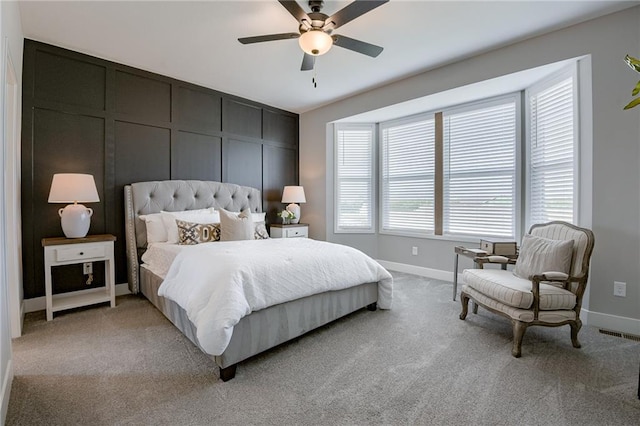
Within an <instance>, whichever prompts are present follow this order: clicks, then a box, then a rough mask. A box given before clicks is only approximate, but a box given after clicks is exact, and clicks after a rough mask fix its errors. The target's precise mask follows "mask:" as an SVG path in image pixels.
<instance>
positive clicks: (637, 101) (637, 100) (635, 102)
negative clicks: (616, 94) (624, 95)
mask: <svg viewBox="0 0 640 426" xmlns="http://www.w3.org/2000/svg"><path fill="white" fill-rule="evenodd" d="M638 105H640V98H635V99H634V100H632V101H631V102H629V103H628V104H627V106H625V107H624V109H631V108H633V107H635V106H638Z"/></svg>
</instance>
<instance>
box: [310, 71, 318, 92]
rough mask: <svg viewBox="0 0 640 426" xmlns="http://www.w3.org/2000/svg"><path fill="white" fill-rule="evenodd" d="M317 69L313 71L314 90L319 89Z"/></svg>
mask: <svg viewBox="0 0 640 426" xmlns="http://www.w3.org/2000/svg"><path fill="white" fill-rule="evenodd" d="M316 76H317V75H316V69H315V68H314V69H313V77H311V83H313V88H314V89H316V88H318V80H317V79H316Z"/></svg>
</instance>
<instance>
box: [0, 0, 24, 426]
mask: <svg viewBox="0 0 640 426" xmlns="http://www.w3.org/2000/svg"><path fill="white" fill-rule="evenodd" d="M0 15H1V18H2V19H1V22H2V23H1V24H0V28H1V29H2V33H1V37H0V41H1V42H2V48H0V52H1V56H0V69H1V70H4V69H5V67H6V56H7V52H6V50H5V44H4V43H5V40H7V41H8V43H7V46H8V49H9V51H10V54H11V60H12V62H13V67H14V69H15V71H16V78H17V79H18V90H20V89H19V88H20V87H22V85H21V80H22V28H21V25H20V12H19V11H18V3H16V2H2V3H0ZM2 75H4V72H2ZM2 84H4V83H2ZM2 93H3V96H2V97H0V105H2V106H4V90H3V91H2ZM3 111H4V108H3ZM1 129H2V133H0V137H2V138H3V140H4V124H3V126H1ZM3 147H4V148H5V152H6V151H7V149H8V147H6V146H4V145H3ZM16 167H17V165H16ZM0 170H1V172H2V173H3V175H4V173H5V163H4V161H2V162H0ZM3 182H4V181H3ZM3 202H4V201H3ZM11 208H14V209H15V208H17V206H6V207H4V208H3V212H4V214H7V212H8V211H9V209H11ZM0 234H2V238H1V239H0V245H1V246H2V247H3V250H2V267H0V271H1V273H0V424H4V419H5V417H6V414H7V411H6V410H7V404H8V402H9V393H10V390H11V378H12V373H11V334H10V331H9V330H10V327H9V309H8V305H7V294H8V285H9V283H8V282H7V279H6V277H7V276H6V272H5V271H6V269H5V261H4V259H5V256H4V248H7V249H9V250H10V249H12V248H11V247H6V244H5V242H6V240H5V234H4V233H1V232H0Z"/></svg>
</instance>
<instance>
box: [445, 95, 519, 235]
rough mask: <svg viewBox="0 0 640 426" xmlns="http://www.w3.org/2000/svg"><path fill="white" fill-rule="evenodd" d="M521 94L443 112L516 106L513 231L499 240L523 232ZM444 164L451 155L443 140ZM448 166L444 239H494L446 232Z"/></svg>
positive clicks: (504, 96) (478, 102)
mask: <svg viewBox="0 0 640 426" xmlns="http://www.w3.org/2000/svg"><path fill="white" fill-rule="evenodd" d="M520 93H521V92H516V93H509V94H506V95H501V96H497V97H492V98H487V99H482V100H479V101H474V102H469V103H465V104H462V105H460V106H455V107H452V108H445V109H443V110H442V112H443V116H445V115H447V114H459V113H464V112H467V111H473V110H477V109H481V108H490V107H492V106H496V105H500V104H504V103H506V102H509V101H512V102H514V104H515V120H516V123H515V124H516V128H515V158H514V167H515V170H514V181H513V187H512V191H513V194H514V201H513V203H514V209H513V212H512V223H513V225H512V229H511V233H512V235H510V236H500V237H497V238H500V239H507V238H508V239H514V238H517V236H519V235H520V230H521V220H520V218H521V217H522V216H521V211H522V200H523V196H522V191H521V188H522V167H521V164H522V96H521V94H520ZM443 139H444V129H443ZM443 156H444V158H443V163H444V162H446V161H447V160H448V158H449V153H448V152H446V142H445V141H444V140H443ZM445 170H446V165H444V167H443V176H442V180H443V191H442V220H443V230H442V237H444V238H446V239H450V240H456V241H457V240H461V239H465V240H466V239H469V238H471V239H478V238H482V237H486V238H492V237H495V236H492V235H482V236H479V235H476V234H464V233H459V234H458V233H449V232H447V231H446V223H445V222H446V220H445V218H446V216H447V215H446V212H445V210H446V206H447V202H446V191H445V188H444V186H445V175H446V172H445Z"/></svg>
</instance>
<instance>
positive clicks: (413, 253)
mask: <svg viewBox="0 0 640 426" xmlns="http://www.w3.org/2000/svg"><path fill="white" fill-rule="evenodd" d="M411 255H412V256H417V255H418V247H411Z"/></svg>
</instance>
